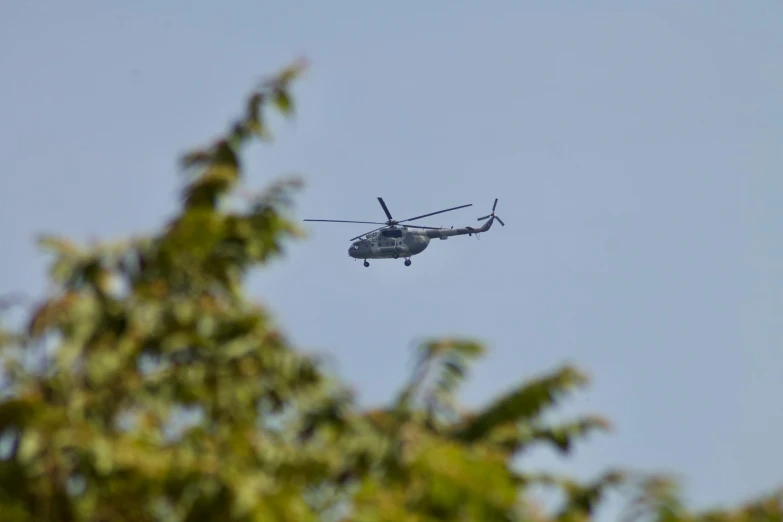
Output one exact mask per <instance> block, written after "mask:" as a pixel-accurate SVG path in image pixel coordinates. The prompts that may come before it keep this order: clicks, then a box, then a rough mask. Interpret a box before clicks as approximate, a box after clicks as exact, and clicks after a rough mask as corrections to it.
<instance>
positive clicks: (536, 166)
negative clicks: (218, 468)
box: [0, 0, 783, 507]
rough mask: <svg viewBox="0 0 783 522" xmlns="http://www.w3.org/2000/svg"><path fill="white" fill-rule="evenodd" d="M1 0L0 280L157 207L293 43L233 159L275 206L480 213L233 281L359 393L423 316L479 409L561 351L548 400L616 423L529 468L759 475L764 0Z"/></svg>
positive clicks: (778, 40) (398, 366) (780, 279)
mask: <svg viewBox="0 0 783 522" xmlns="http://www.w3.org/2000/svg"><path fill="white" fill-rule="evenodd" d="M481 5H482V6H483V7H480V4H479V3H478V2H448V3H447V2H445V1H442V0H441V1H433V2H428V3H421V2H417V3H414V2H412V1H410V0H400V1H398V2H394V3H389V2H375V3H370V2H364V3H359V2H331V3H328V4H327V3H325V2H323V3H319V2H307V3H298V4H297V5H291V4H290V3H285V2H275V3H272V2H250V1H236V2H231V3H218V2H207V1H204V0H194V1H191V2H187V3H185V2H155V1H152V0H139V1H136V2H125V3H121V2H97V1H91V2H90V1H83V0H80V1H74V2H68V3H67V5H66V3H64V2H55V1H53V0H49V1H44V0H41V1H38V2H29V1H22V0H7V1H5V2H2V4H0V158H2V161H3V169H2V171H1V172H0V240H1V241H2V245H3V252H2V256H0V262H1V265H0V268H1V269H0V293H5V292H24V293H26V294H28V295H30V296H33V297H40V296H41V295H43V294H42V292H44V290H45V288H46V286H45V269H46V264H45V258H44V257H42V255H41V253H40V251H39V250H38V248H37V246H36V244H35V237H36V235H38V234H39V233H42V232H54V233H58V234H64V235H67V236H69V237H72V238H74V239H77V240H79V241H91V240H95V239H105V240H112V239H119V238H122V237H125V236H127V235H130V234H138V233H145V232H151V231H154V230H156V229H157V228H158V227H160V226H162V225H163V223H164V222H165V220H166V219H167V218H168V217H170V216H171V215H172V214H173V212H175V211H176V209H177V204H178V194H177V190H178V189H179V187H180V182H181V178H180V177H178V173H177V170H176V162H177V160H178V158H179V156H180V155H181V154H182V153H183V152H184V151H186V150H188V149H190V148H192V147H194V146H200V145H204V144H207V143H209V142H210V141H211V140H212V139H213V138H214V137H216V136H217V135H218V134H219V133H220V132H223V131H224V130H225V129H226V128H227V126H228V124H229V123H230V122H231V121H232V119H233V118H234V117H236V116H237V115H239V114H240V113H241V110H242V107H243V105H242V104H243V101H244V97H245V95H246V94H247V93H248V92H249V91H250V89H252V87H253V86H254V85H256V83H257V82H258V81H259V80H260V79H262V78H263V77H264V76H265V75H267V74H269V73H272V72H275V71H276V70H278V69H279V68H280V67H281V66H284V65H286V64H287V63H289V62H290V61H291V60H293V59H295V58H297V57H299V56H306V57H307V58H308V60H309V61H310V63H311V68H310V70H309V71H308V73H307V75H306V76H305V77H304V78H303V79H302V80H301V81H300V82H299V83H298V84H297V86H296V88H295V90H294V93H295V96H296V102H297V116H296V118H295V120H294V121H291V122H283V121H281V120H276V121H275V126H274V128H273V131H274V133H275V135H276V140H275V143H274V144H272V145H271V146H257V147H253V148H252V149H250V150H249V151H248V155H247V158H246V160H247V163H246V165H247V182H248V185H249V186H251V187H252V188H262V187H264V186H265V185H266V184H268V183H270V182H271V181H273V180H276V179H280V178H281V177H285V176H288V175H291V174H296V175H300V176H302V177H303V179H304V180H305V182H306V186H305V188H304V189H303V190H302V191H301V192H300V193H299V194H298V195H297V200H296V208H295V216H296V218H297V219H304V218H316V219H348V220H367V221H376V220H382V219H383V211H382V209H381V207H380V206H379V204H378V202H377V199H376V197H378V196H382V197H383V198H384V199H385V201H386V203H387V205H388V206H389V209H390V210H391V212H392V214H393V216H394V217H395V218H397V219H404V218H407V217H411V216H415V215H419V214H423V213H426V212H432V211H435V210H440V209H443V208H448V207H453V206H457V205H463V204H467V203H472V204H473V206H472V207H469V208H467V209H462V210H457V211H454V212H450V213H447V214H443V215H439V216H436V217H433V218H431V219H427V220H422V221H421V222H420V224H425V225H428V226H452V225H454V226H464V225H476V224H477V223H478V222H477V220H476V218H478V217H479V216H483V215H486V214H488V213H489V211H490V210H491V206H492V203H493V201H494V198H499V203H498V207H497V213H498V215H499V216H500V217H501V218H502V219H503V220H504V222H505V224H506V226H505V227H501V226H499V225H498V224H497V223H496V224H495V225H494V226H493V228H492V229H491V230H490V231H489V232H487V233H486V234H483V236H482V237H481V238H480V240H477V239H476V238H475V237H470V238H468V237H456V238H451V239H449V240H448V241H437V242H433V243H432V244H431V245H430V247H429V248H428V249H427V250H426V251H425V252H424V253H423V254H421V255H419V256H416V257H414V258H413V259H412V261H413V264H412V265H411V266H410V267H405V266H404V265H403V263H402V260H401V259H400V260H397V261H393V260H387V261H374V262H371V266H370V267H369V268H365V267H363V266H362V263H361V262H360V261H354V260H352V259H350V258H349V257H348V255H347V249H348V246H349V245H350V242H349V241H348V240H349V239H350V238H352V237H354V236H356V235H359V234H361V233H363V232H365V231H367V230H368V229H367V228H364V225H349V224H328V223H308V224H306V225H307V226H306V230H307V231H308V237H307V238H306V239H305V240H301V241H297V242H292V243H289V244H288V245H287V248H286V254H285V257H284V258H282V259H280V260H277V261H275V262H274V263H272V265H270V266H269V267H268V268H266V269H265V270H264V271H263V272H260V273H258V274H256V275H254V276H253V277H252V278H251V281H250V283H249V287H248V288H249V291H250V293H251V295H252V297H253V298H254V299H256V300H259V301H261V302H264V303H267V304H268V305H269V306H270V308H271V309H272V310H273V312H274V314H275V317H276V318H277V320H278V321H279V323H280V324H281V325H282V328H283V329H284V331H285V332H286V333H287V334H288V335H289V336H290V337H291V339H292V340H293V341H294V342H295V343H296V344H297V345H298V346H300V347H301V348H302V349H304V350H307V351H312V352H317V353H321V354H326V355H328V356H329V357H330V358H331V359H332V361H333V362H332V366H333V368H334V369H335V371H336V372H338V373H339V375H341V376H342V377H343V378H344V379H345V380H346V381H347V382H348V383H350V384H351V385H352V386H353V387H354V388H355V389H356V391H357V393H358V394H359V398H360V399H361V401H362V402H363V403H364V404H379V403H383V402H384V401H387V400H390V399H391V398H392V397H393V395H394V393H395V392H396V391H397V390H398V389H399V388H400V386H401V385H402V384H403V383H404V381H405V379H406V378H407V377H408V376H409V375H410V373H411V370H412V360H413V357H412V354H413V351H412V348H413V346H414V345H415V343H416V342H418V341H419V340H421V339H423V338H429V337H438V336H464V337H470V338H475V339H479V340H481V341H483V342H484V343H486V346H487V348H488V350H489V352H488V355H487V356H486V358H485V359H484V360H483V361H482V362H481V363H480V364H479V365H477V366H476V367H475V369H474V371H473V372H472V374H471V379H470V381H469V384H468V385H467V386H466V387H465V389H464V393H463V398H464V400H465V401H466V402H467V403H469V404H471V405H474V406H478V405H481V404H484V403H486V402H487V401H489V400H491V399H492V398H493V397H496V396H497V395H498V394H500V393H502V392H504V391H507V390H509V389H511V388H512V387H513V386H515V385H518V384H519V383H521V382H523V380H524V379H527V378H530V377H533V376H536V375H540V374H541V373H542V372H547V371H551V370H553V369H555V368H557V367H558V366H560V365H561V364H565V363H572V364H575V365H577V366H578V367H580V368H581V369H583V370H584V371H586V372H587V373H588V374H589V375H590V377H591V385H590V387H589V388H588V389H587V390H585V391H584V392H582V393H579V394H577V395H576V396H574V397H573V399H572V400H570V401H568V403H567V404H568V406H567V408H568V409H567V410H566V411H567V412H569V413H574V414H576V413H578V412H594V413H600V414H603V415H605V416H607V417H608V418H610V419H611V421H612V423H613V425H614V431H613V432H612V433H611V434H609V435H601V436H595V437H591V438H590V439H589V440H588V441H586V442H584V443H582V444H580V445H579V446H578V449H577V451H576V453H575V454H574V455H573V456H572V457H570V458H568V459H561V458H558V457H557V456H555V455H554V454H553V453H552V452H548V451H542V452H538V453H535V454H533V455H531V456H530V457H527V458H526V459H524V460H523V461H522V463H523V465H528V466H531V467H536V468H538V467H549V468H555V469H558V470H562V471H568V472H571V473H574V474H576V475H578V476H580V477H591V476H595V475H596V474H598V473H599V472H601V471H602V470H604V469H606V468H607V467H611V466H625V467H631V468H634V469H640V470H649V471H667V472H676V473H677V474H678V475H679V476H680V477H681V478H682V480H683V483H684V485H685V491H686V494H687V499H688V500H689V502H690V503H691V504H692V505H694V506H697V507H704V506H711V505H715V504H717V505H725V504H731V503H734V502H739V501H740V500H743V499H746V498H749V497H750V496H753V495H755V494H760V493H763V492H765V491H768V490H770V489H772V488H773V487H775V486H779V485H783V471H781V468H780V459H777V460H776V459H775V458H774V455H775V454H779V452H780V450H779V446H780V440H782V439H783V409H781V408H780V407H779V406H780V397H781V396H783V378H781V375H783V350H781V341H782V340H783V327H782V325H781V322H780V317H781V316H782V315H783V298H782V297H781V296H782V295H783V294H782V293H781V292H782V291H783V276H782V275H781V274H782V272H781V270H780V268H781V267H782V266H783V247H782V246H781V244H780V242H779V240H778V231H779V229H780V226H781V225H782V224H783V206H782V205H780V194H783V192H782V191H781V189H783V185H782V184H781V181H780V172H781V169H782V168H783V153H781V150H783V149H781V147H780V143H781V139H783V98H781V92H783V61H781V59H780V57H781V56H783V32H781V31H780V27H781V24H782V23H783V4H782V3H780V2H774V1H758V2H733V1H717V0H716V1H712V2H675V1H663V0H662V1H658V2H620V1H615V2H601V1H597V2H573V1H572V2H555V3H553V2H533V1H530V2H518V1H506V0H496V1H494V2H489V3H483V4H481Z"/></svg>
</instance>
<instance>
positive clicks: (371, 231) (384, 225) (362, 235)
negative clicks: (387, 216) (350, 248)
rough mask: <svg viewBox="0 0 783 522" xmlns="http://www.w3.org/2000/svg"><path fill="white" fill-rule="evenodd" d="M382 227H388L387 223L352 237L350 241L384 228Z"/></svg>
mask: <svg viewBox="0 0 783 522" xmlns="http://www.w3.org/2000/svg"><path fill="white" fill-rule="evenodd" d="M382 228H386V224H385V223H384V225H383V226H382V227H378V228H376V229H375V230H370V231H369V232H365V233H364V234H361V235H359V236H356V237H352V238H351V239H349V240H348V241H356V240H357V239H359V238H360V237H362V236H366V235H367V234H372V233H373V232H375V231H376V230H380V229H382Z"/></svg>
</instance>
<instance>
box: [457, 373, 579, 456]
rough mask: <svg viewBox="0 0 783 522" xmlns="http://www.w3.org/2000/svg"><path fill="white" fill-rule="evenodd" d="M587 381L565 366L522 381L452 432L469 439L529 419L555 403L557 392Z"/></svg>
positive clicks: (471, 439)
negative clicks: (542, 375)
mask: <svg viewBox="0 0 783 522" xmlns="http://www.w3.org/2000/svg"><path fill="white" fill-rule="evenodd" d="M586 382H587V379H586V377H585V376H584V375H582V374H581V373H580V372H579V371H578V370H576V369H575V368H571V367H565V368H563V369H562V370H559V371H557V372H555V373H553V374H551V375H548V376H545V377H543V378H540V379H537V380H534V381H533V382H531V383H527V384H523V385H522V386H520V387H519V388H518V389H516V390H515V391H513V392H511V393H509V394H508V395H506V396H504V397H501V398H500V399H498V400H496V401H495V402H494V403H493V404H491V405H490V406H488V407H487V408H486V409H485V410H484V411H482V412H480V413H479V414H478V415H476V416H475V417H474V418H472V419H469V420H468V421H466V422H465V423H463V424H462V425H460V426H458V427H457V428H456V429H455V433H454V436H455V437H457V438H458V439H459V440H462V441H464V442H468V443H470V442H475V441H477V440H479V439H481V438H483V437H485V436H486V435H487V434H488V433H489V432H491V431H492V430H494V429H496V428H498V427H501V426H503V425H505V424H508V423H512V422H520V421H523V420H526V421H532V420H533V419H534V418H535V417H536V416H538V414H539V413H540V412H541V411H542V410H543V409H544V408H546V407H548V406H551V405H553V404H555V402H556V400H557V398H558V396H559V395H561V394H563V393H564V392H566V391H570V390H571V389H573V388H575V387H577V386H582V385H584V384H585V383H586Z"/></svg>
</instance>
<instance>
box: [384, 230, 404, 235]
mask: <svg viewBox="0 0 783 522" xmlns="http://www.w3.org/2000/svg"><path fill="white" fill-rule="evenodd" d="M381 235H383V237H402V230H398V229H393V230H384V231H383V232H381Z"/></svg>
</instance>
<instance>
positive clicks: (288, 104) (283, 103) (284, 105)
mask: <svg viewBox="0 0 783 522" xmlns="http://www.w3.org/2000/svg"><path fill="white" fill-rule="evenodd" d="M274 100H275V106H276V107H277V109H278V110H279V111H280V112H282V113H283V114H284V115H286V116H290V115H291V114H293V112H294V102H293V99H292V98H291V96H290V95H289V94H288V91H286V90H285V89H284V88H278V89H275V93H274Z"/></svg>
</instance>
